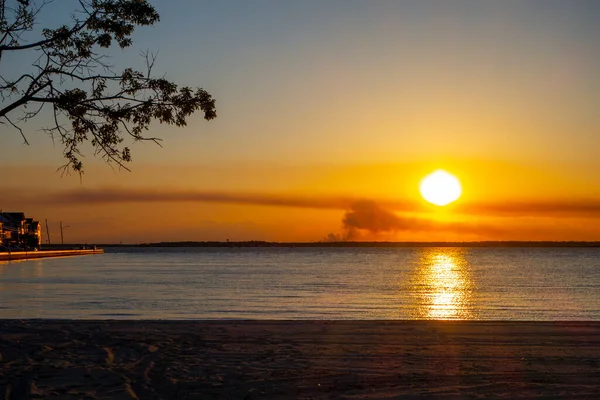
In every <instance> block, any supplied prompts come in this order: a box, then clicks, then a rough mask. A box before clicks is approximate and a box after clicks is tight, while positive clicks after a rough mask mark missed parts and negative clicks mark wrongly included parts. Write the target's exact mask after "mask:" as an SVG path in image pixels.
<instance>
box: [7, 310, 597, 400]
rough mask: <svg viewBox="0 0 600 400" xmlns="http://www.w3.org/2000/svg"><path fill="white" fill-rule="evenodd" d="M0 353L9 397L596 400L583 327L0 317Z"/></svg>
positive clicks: (592, 325) (591, 329) (589, 343)
mask: <svg viewBox="0 0 600 400" xmlns="http://www.w3.org/2000/svg"><path fill="white" fill-rule="evenodd" d="M0 353H1V355H0V397H1V396H2V395H5V393H7V391H8V392H10V394H11V395H12V396H13V398H30V397H38V398H39V397H43V398H45V397H52V396H62V397H63V398H88V399H104V398H136V397H137V398H139V399H146V398H163V399H182V398H222V399H229V398H240V399H263V398H273V399H274V398H314V399H321V398H323V399H331V398H348V399H350V398H369V399H394V398H410V399H420V398H431V397H435V398H444V399H460V398H470V397H478V396H481V397H491V398H499V397H505V398H511V399H518V398H557V397H558V398H578V399H586V398H589V399H597V398H600V361H599V360H600V322H591V321H565V322H551V321H548V322H527V321H514V322H513V321H412V320H402V321H381V320H379V321H358V320H351V321H348V320H345V321H344V320H336V321H327V320H313V321H306V320H305V321H296V320H186V321H181V320H172V321H166V320H135V321H132V320H41V319H28V320H20V321H19V320H8V319H5V320H0ZM5 398H10V396H6V395H5Z"/></svg>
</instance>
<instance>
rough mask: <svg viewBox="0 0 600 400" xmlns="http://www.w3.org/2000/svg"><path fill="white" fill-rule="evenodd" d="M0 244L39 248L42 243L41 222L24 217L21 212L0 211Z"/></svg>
mask: <svg viewBox="0 0 600 400" xmlns="http://www.w3.org/2000/svg"><path fill="white" fill-rule="evenodd" d="M0 244H1V245H3V246H18V247H23V248H29V249H34V248H39V247H40V245H41V244H42V224H40V221H36V220H34V219H33V218H26V217H25V213H23V212H1V211H0Z"/></svg>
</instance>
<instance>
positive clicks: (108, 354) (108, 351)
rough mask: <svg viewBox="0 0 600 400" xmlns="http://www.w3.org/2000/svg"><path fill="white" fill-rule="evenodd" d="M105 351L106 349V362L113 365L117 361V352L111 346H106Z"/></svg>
mask: <svg viewBox="0 0 600 400" xmlns="http://www.w3.org/2000/svg"><path fill="white" fill-rule="evenodd" d="M104 351H106V363H107V364H108V365H113V364H114V362H115V353H114V352H113V351H112V349H111V348H110V347H105V348H104Z"/></svg>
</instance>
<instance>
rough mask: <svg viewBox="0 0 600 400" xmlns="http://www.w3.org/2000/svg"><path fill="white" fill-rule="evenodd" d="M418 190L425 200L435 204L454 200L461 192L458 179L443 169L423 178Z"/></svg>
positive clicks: (445, 203) (442, 204) (444, 203)
mask: <svg viewBox="0 0 600 400" xmlns="http://www.w3.org/2000/svg"><path fill="white" fill-rule="evenodd" d="M419 190H420V191H421V196H423V198H424V199H425V200H427V201H428V202H430V203H432V204H435V205H437V206H445V205H447V204H450V203H452V202H453V201H456V200H457V199H458V198H459V197H460V195H461V193H462V187H461V186H460V182H459V181H458V179H457V178H456V177H455V176H454V175H452V174H450V173H448V172H446V171H444V170H443V169H438V170H437V171H434V172H432V173H431V174H429V175H427V176H426V177H425V178H423V180H422V181H421V184H420V185H419Z"/></svg>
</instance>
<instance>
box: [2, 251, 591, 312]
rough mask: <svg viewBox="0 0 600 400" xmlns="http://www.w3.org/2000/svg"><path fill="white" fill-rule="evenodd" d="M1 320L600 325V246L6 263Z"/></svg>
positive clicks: (121, 255) (146, 255)
mask: <svg viewBox="0 0 600 400" xmlns="http://www.w3.org/2000/svg"><path fill="white" fill-rule="evenodd" d="M0 318H84V319H87V318H93V319H105V318H111V319H141V318H150V319H155V318H158V319H206V318H252V319H475V320H546V321H548V320H588V321H590V320H600V249H597V248H471V249H466V248H130V249H125V248H120V249H107V253H106V254H103V255H96V256H83V257H68V258H59V259H56V258H55V259H42V260H31V261H22V262H9V263H0Z"/></svg>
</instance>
